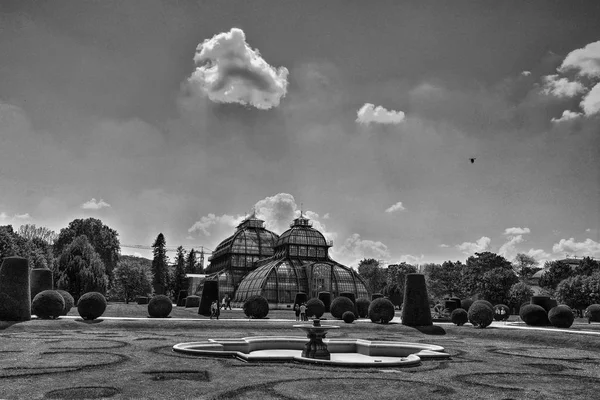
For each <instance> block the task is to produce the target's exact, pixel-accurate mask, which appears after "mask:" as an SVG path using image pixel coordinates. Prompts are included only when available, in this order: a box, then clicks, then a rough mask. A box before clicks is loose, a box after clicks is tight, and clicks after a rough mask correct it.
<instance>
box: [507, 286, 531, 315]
mask: <svg viewBox="0 0 600 400" xmlns="http://www.w3.org/2000/svg"><path fill="white" fill-rule="evenodd" d="M531 296H533V289H531V286H529V285H528V284H526V283H525V282H517V283H515V284H514V285H512V286H511V287H510V290H509V291H508V306H509V307H511V308H515V309H516V310H517V311H518V310H519V308H521V304H523V303H525V302H528V301H529V300H530V299H531Z"/></svg>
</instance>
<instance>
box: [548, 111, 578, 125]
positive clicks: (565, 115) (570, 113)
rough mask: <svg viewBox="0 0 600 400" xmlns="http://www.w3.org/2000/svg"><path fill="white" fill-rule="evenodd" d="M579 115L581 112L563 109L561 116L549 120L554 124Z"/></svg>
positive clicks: (570, 119)
mask: <svg viewBox="0 0 600 400" xmlns="http://www.w3.org/2000/svg"><path fill="white" fill-rule="evenodd" d="M579 117H581V113H577V112H574V111H569V110H565V111H563V113H562V116H561V117H560V118H552V120H551V121H552V122H554V123H555V124H559V123H561V122H567V121H572V120H574V119H577V118H579Z"/></svg>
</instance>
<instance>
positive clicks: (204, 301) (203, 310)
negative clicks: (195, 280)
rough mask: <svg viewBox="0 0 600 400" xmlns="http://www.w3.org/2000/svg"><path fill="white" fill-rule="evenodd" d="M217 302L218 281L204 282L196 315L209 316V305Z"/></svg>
mask: <svg viewBox="0 0 600 400" xmlns="http://www.w3.org/2000/svg"><path fill="white" fill-rule="evenodd" d="M215 300H217V301H219V281H205V282H204V287H203V288H202V296H201V297H200V307H198V314H200V315H204V316H207V317H208V316H210V305H211V304H212V302H213V301H215Z"/></svg>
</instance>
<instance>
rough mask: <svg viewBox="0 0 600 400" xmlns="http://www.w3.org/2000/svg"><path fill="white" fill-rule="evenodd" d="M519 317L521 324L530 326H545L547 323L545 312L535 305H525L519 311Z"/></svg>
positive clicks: (542, 308)
mask: <svg viewBox="0 0 600 400" xmlns="http://www.w3.org/2000/svg"><path fill="white" fill-rule="evenodd" d="M519 316H520V317H521V319H522V320H523V322H525V323H526V324H527V325H531V326H545V325H548V322H549V321H548V314H547V313H546V310H544V307H542V306H539V305H537V304H525V305H524V306H523V307H521V309H520V310H519Z"/></svg>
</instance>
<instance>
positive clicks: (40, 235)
mask: <svg viewBox="0 0 600 400" xmlns="http://www.w3.org/2000/svg"><path fill="white" fill-rule="evenodd" d="M17 233H18V234H19V236H21V237H24V238H25V239H27V240H33V239H40V240H42V241H44V242H46V243H48V244H54V241H55V240H56V239H57V238H58V235H57V234H56V232H54V231H53V230H50V229H48V228H46V227H45V226H40V227H36V226H35V224H25V225H21V226H20V227H19V231H18V232H17Z"/></svg>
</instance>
